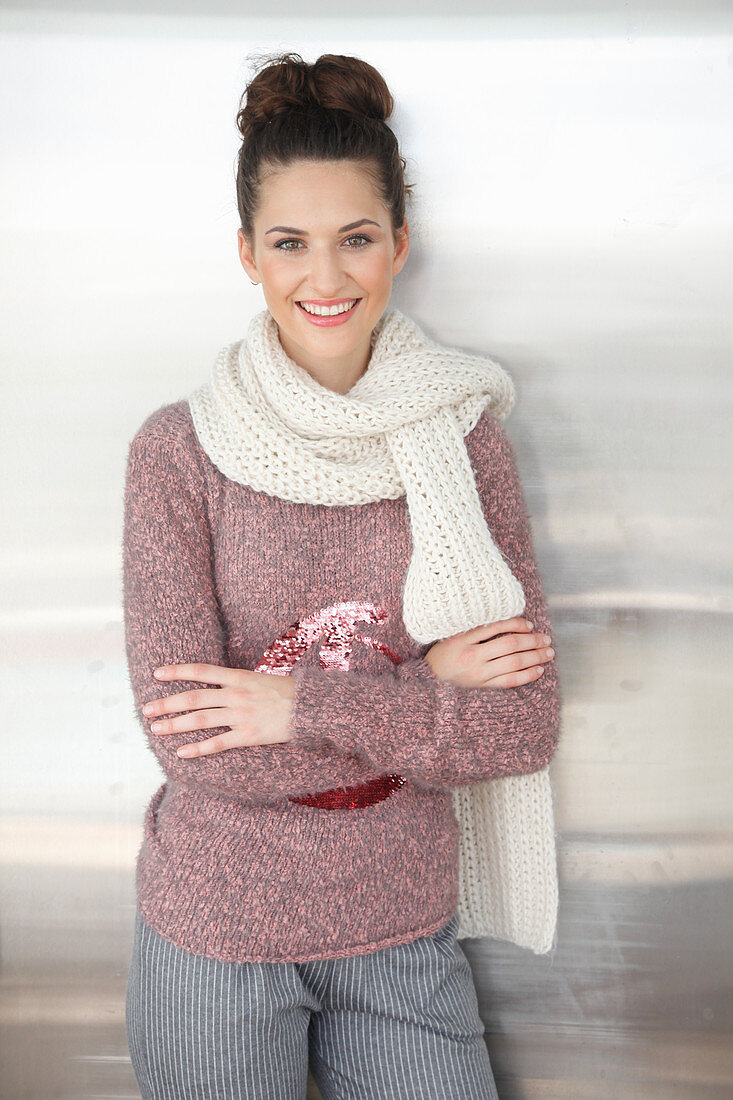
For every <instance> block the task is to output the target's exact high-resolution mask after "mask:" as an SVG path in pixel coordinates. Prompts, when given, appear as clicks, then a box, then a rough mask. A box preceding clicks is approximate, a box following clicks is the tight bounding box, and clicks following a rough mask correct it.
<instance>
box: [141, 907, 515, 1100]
mask: <svg viewBox="0 0 733 1100" xmlns="http://www.w3.org/2000/svg"><path fill="white" fill-rule="evenodd" d="M457 930H458V914H457V913H456V915H455V916H454V917H453V918H452V919H451V920H450V921H449V922H448V923H447V924H445V925H444V926H443V927H442V928H440V929H438V931H437V932H434V933H433V934H432V935H431V936H424V937H421V938H419V939H417V940H413V941H412V942H411V943H407V944H400V945H398V946H397V947H390V948H386V949H384V950H381V951H376V952H373V953H369V954H365V955H354V956H351V957H350V958H346V959H321V960H317V961H313V962H304V963H303V962H301V963H253V962H245V963H224V962H220V961H219V960H216V959H209V958H206V957H203V956H200V955H193V954H191V953H190V952H188V951H184V950H182V949H181V948H179V947H176V946H175V944H172V943H171V942H170V941H169V940H166V939H164V938H163V937H162V936H161V935H159V934H158V933H157V932H156V931H155V930H154V929H152V928H150V926H149V925H148V924H146V922H145V920H144V919H143V917H142V915H141V913H140V911H139V909H138V910H137V911H136V916H135V932H134V942H133V950H132V958H131V963H130V970H129V974H128V979H127V1000H126V1006H125V1020H126V1028H127V1042H128V1046H129V1049H130V1056H131V1059H132V1065H133V1068H134V1071H135V1076H136V1077H137V1082H138V1085H139V1086H140V1091H141V1093H142V1097H143V1100H305V1095H306V1089H307V1080H308V1068H309V1065H310V1070H311V1073H312V1074H313V1077H314V1079H315V1081H316V1083H317V1084H318V1087H319V1089H320V1090H321V1093H322V1095H323V1100H337V1098H338V1100H498V1094H497V1091H496V1085H495V1083H494V1077H493V1073H492V1070H491V1064H490V1061H489V1054H488V1051H487V1048H486V1042H485V1040H484V1026H483V1023H482V1021H481V1017H480V1016H479V1012H478V1001H477V998H476V988H475V986H474V982H473V975H472V973H471V968H470V966H469V964H468V960H467V958H466V956H465V955H464V953H463V951H462V949H461V947H460V946H459V944H458V943H457V941H456V932H457Z"/></svg>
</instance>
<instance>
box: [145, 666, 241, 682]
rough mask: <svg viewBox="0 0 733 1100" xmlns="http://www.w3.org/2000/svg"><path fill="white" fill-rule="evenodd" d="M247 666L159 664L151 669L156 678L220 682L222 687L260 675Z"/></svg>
mask: <svg viewBox="0 0 733 1100" xmlns="http://www.w3.org/2000/svg"><path fill="white" fill-rule="evenodd" d="M261 675H262V673H260V672H254V671H252V670H251V669H248V668H226V667H225V666H224V665H207V664H201V663H196V664H185V665H161V666H160V668H156V669H153V676H154V677H155V679H156V680H198V681H200V682H201V683H202V684H220V685H221V686H222V687H241V686H242V684H243V683H244V682H246V680H247V679H248V678H250V677H252V676H261Z"/></svg>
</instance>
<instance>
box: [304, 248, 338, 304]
mask: <svg viewBox="0 0 733 1100" xmlns="http://www.w3.org/2000/svg"><path fill="white" fill-rule="evenodd" d="M308 282H309V283H310V285H311V287H312V288H313V297H314V298H335V297H336V295H337V294H338V292H339V290H341V288H342V287H343V282H344V271H343V265H342V263H341V257H340V256H339V255H338V253H334V252H332V251H331V250H330V249H327V250H324V251H323V252H319V253H317V254H315V255H314V256H313V258H312V261H311V265H310V274H309V279H308Z"/></svg>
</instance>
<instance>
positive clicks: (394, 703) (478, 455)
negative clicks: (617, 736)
mask: <svg viewBox="0 0 733 1100" xmlns="http://www.w3.org/2000/svg"><path fill="white" fill-rule="evenodd" d="M467 442H468V441H467ZM469 454H470V455H471V461H472V465H473V466H474V470H475V473H476V484H477V488H478V491H479V496H480V498H481V503H482V507H483V511H484V516H485V519H486V521H487V523H488V524H489V528H490V530H491V533H492V537H493V539H494V541H495V543H496V545H497V547H498V548H499V550H500V551H501V553H502V554H503V555H504V557H505V560H506V561H507V563H508V564H509V567H510V568H511V570H512V572H513V573H514V575H515V576H516V577H517V579H518V580H519V582H520V583H521V585H522V588H523V590H524V593H525V600H526V605H525V609H524V611H523V615H524V616H525V617H526V618H528V619H530V620H531V621H532V622H533V623H534V629H535V630H537V631H544V632H546V633H548V634H551V633H552V631H551V625H550V619H549V615H548V611H547V606H546V603H545V599H544V594H543V589H542V582H541V578H540V576H539V573H538V570H537V566H536V563H535V559H534V548H533V542H532V535H531V529H530V524H529V518H528V515H527V511H526V506H525V503H524V498H523V494H522V488H521V484H520V480H519V475H518V473H517V469H516V465H515V462H514V456H513V452H512V448H511V444H510V441H509V437H508V436H507V434H506V432H505V431H504V429H503V428H502V426H501V425H500V424H499V422H498V421H497V420H495V419H494V418H493V417H491V416H490V415H489V414H488V413H486V412H484V413H483V414H482V417H481V418H480V420H479V422H478V423H477V425H476V427H475V428H474V430H473V433H471V440H470V447H469ZM293 679H294V681H295V684H296V687H295V698H294V700H293V712H292V716H291V721H290V729H291V732H292V733H293V738H294V740H293V742H291V743H292V744H296V745H297V744H299V743H300V744H307V743H308V742H309V741H310V740H311V739H317V740H320V739H321V738H323V737H325V738H326V739H327V740H328V741H329V742H330V743H331V744H332V745H334V746H335V747H336V748H338V749H339V750H341V751H350V752H356V753H360V754H362V755H363V757H364V759H365V760H366V761H368V762H369V763H370V764H371V765H373V766H374V767H376V768H377V769H379V770H380V771H393V772H399V773H400V774H401V775H404V776H406V777H408V778H410V779H412V780H413V781H414V782H415V783H418V784H421V785H423V786H427V787H431V788H442V789H446V790H447V789H449V788H451V787H456V786H467V785H470V784H472V783H478V782H481V781H483V780H486V779H492V778H497V777H499V776H508V775H521V774H525V773H529V772H533V771H538V770H540V769H542V768H544V767H545V766H546V765H547V764H548V763H549V761H550V759H551V757H552V755H553V753H554V752H555V749H556V747H557V743H558V738H559V731H560V706H561V700H560V694H559V687H558V679H557V669H556V663H555V660H554V659H553V660H551V661H549V662H548V663H547V664H545V666H544V673H543V674H542V675H541V676H539V677H538V678H537V679H535V680H534V681H532V682H531V683H527V684H523V685H520V686H518V687H514V688H509V689H505V690H500V689H487V688H461V687H457V686H456V685H455V684H453V683H450V682H448V681H444V680H439V679H437V677H435V676H434V674H433V672H432V669H431V668H430V665H429V664H428V662H427V661H426V660H425V658H424V657H423V658H417V659H411V660H410V661H406V662H404V663H403V664H402V665H398V666H396V667H395V668H394V670H391V671H390V672H388V673H386V674H385V675H382V676H372V675H364V674H360V673H357V672H340V671H338V670H333V669H319V668H310V667H309V668H305V667H301V668H296V669H295V670H294V672H293Z"/></svg>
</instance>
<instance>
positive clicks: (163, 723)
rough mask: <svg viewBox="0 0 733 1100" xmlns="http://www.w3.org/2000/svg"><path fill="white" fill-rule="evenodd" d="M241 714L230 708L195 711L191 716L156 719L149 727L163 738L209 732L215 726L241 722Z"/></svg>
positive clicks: (180, 715) (183, 715) (182, 715)
mask: <svg viewBox="0 0 733 1100" xmlns="http://www.w3.org/2000/svg"><path fill="white" fill-rule="evenodd" d="M241 717H242V712H241V710H240V711H239V712H238V711H236V710H233V709H232V708H231V707H219V708H218V709H216V710H196V711H193V713H191V714H179V715H178V716H177V717H175V718H158V719H156V720H155V722H152V723H151V725H150V730H151V732H152V733H154V734H156V736H158V737H165V736H166V735H169V734H171V733H189V732H190V731H191V730H210V729H213V728H214V727H215V726H231V725H235V724H237V722H238V721H240V720H241Z"/></svg>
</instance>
